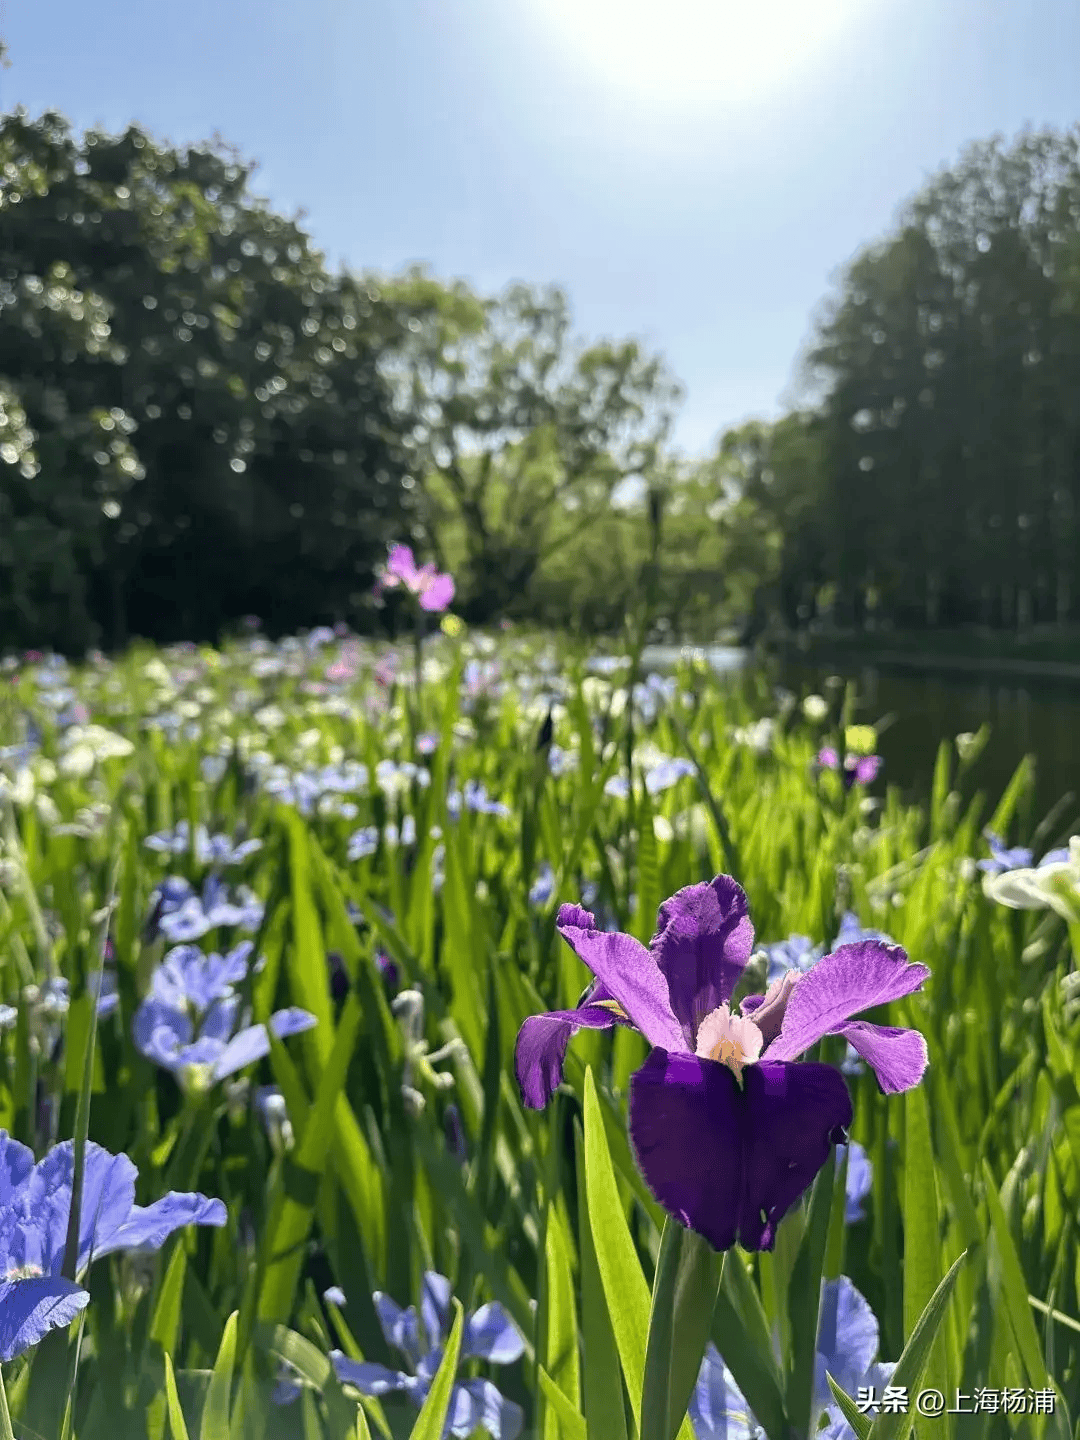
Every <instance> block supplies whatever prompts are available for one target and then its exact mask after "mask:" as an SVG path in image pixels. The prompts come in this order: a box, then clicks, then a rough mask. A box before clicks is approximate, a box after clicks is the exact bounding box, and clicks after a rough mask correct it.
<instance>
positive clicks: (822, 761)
mask: <svg viewBox="0 0 1080 1440" xmlns="http://www.w3.org/2000/svg"><path fill="white" fill-rule="evenodd" d="M817 763H818V764H819V765H820V766H821V767H822V769H824V770H839V771H840V778H841V779H842V780H843V782H844V789H845V790H850V789H851V787H852V785H870V784H872V783H873V782H874V781H875V780H876V779H877V777H878V775H879V774H880V772H881V767H882V765H884V763H885V762H884V760H882V758H881V756H880V755H845V756H844V760H843V764H841V762H840V757H839V755H837V753H836V751H835V750H834V749H833V747H832V746H831V745H825V746H824V747H823V748H822V749H820V750H819V751H818V755H817Z"/></svg>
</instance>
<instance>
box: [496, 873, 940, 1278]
mask: <svg viewBox="0 0 1080 1440" xmlns="http://www.w3.org/2000/svg"><path fill="white" fill-rule="evenodd" d="M557 923H558V930H559V933H560V934H561V935H562V937H563V939H564V940H566V942H567V943H568V944H569V945H570V946H571V948H572V949H573V950H574V951H575V952H576V954H577V955H578V957H579V958H580V959H581V960H583V961H584V963H585V964H586V965H587V966H588V967H589V968H590V969H591V970H592V972H593V974H594V975H595V976H596V979H597V981H598V986H597V987H594V988H593V990H592V991H590V992H587V993H586V995H585V996H584V997H583V999H582V1001H581V1003H580V1004H579V1006H578V1008H577V1009H576V1010H564V1011H556V1012H554V1013H553V1014H548V1015H534V1016H530V1017H529V1019H527V1020H526V1021H525V1022H524V1024H523V1025H522V1027H521V1030H520V1032H519V1034H518V1041H517V1052H516V1058H515V1068H516V1072H517V1078H518V1083H519V1085H520V1087H521V1093H522V1098H523V1100H524V1102H525V1104H526V1105H527V1106H529V1107H531V1108H533V1109H540V1108H541V1107H542V1106H543V1105H544V1104H545V1103H546V1102H547V1100H548V1099H549V1098H550V1097H551V1095H552V1094H553V1093H554V1091H555V1089H556V1087H557V1086H558V1084H559V1083H560V1081H561V1079H562V1064H563V1059H564V1057H565V1054H566V1046H567V1043H568V1042H569V1039H570V1036H571V1035H572V1034H573V1033H574V1031H575V1030H578V1029H580V1028H581V1027H582V1026H586V1027H588V1028H590V1029H607V1028H609V1027H610V1026H611V1025H614V1024H616V1023H618V1022H621V1023H623V1024H630V1025H633V1026H635V1027H636V1028H637V1029H638V1030H640V1031H641V1033H642V1034H643V1035H644V1036H645V1038H646V1040H648V1042H649V1044H650V1045H651V1046H652V1047H653V1048H652V1050H651V1051H650V1053H649V1055H648V1057H647V1058H646V1060H645V1062H644V1064H643V1065H642V1066H641V1068H640V1069H639V1070H638V1071H637V1072H636V1073H635V1074H634V1075H633V1076H632V1078H631V1081H630V1107H629V1108H630V1139H631V1142H632V1145H633V1148H634V1152H635V1155H636V1158H637V1162H638V1166H639V1167H640V1169H641V1172H642V1174H643V1175H644V1177H645V1180H646V1183H647V1184H648V1186H649V1189H650V1190H651V1191H652V1194H653V1195H654V1196H655V1198H656V1199H657V1201H658V1202H659V1203H660V1204H661V1205H662V1206H663V1207H664V1209H665V1210H667V1211H668V1213H669V1214H671V1215H674V1216H675V1218H676V1219H677V1220H679V1221H680V1222H681V1223H682V1224H683V1225H685V1226H687V1227H688V1228H689V1229H691V1230H695V1231H697V1233H698V1234H700V1235H702V1236H704V1238H705V1239H706V1240H708V1241H709V1243H710V1244H711V1245H712V1246H713V1248H714V1249H716V1250H727V1249H729V1248H730V1247H731V1246H732V1245H734V1244H735V1242H736V1240H737V1241H738V1242H739V1244H740V1245H742V1247H743V1248H744V1249H746V1250H769V1249H771V1248H772V1245H773V1242H774V1240H775V1236H776V1226H777V1224H778V1223H779V1221H780V1219H781V1218H782V1217H783V1215H784V1214H786V1212H787V1211H788V1210H789V1209H790V1208H791V1206H792V1205H793V1204H794V1203H795V1202H796V1200H798V1199H799V1197H800V1196H801V1195H802V1194H803V1192H804V1191H805V1190H806V1189H807V1188H808V1186H809V1185H810V1184H811V1182H812V1181H813V1179H814V1176H815V1175H816V1174H817V1172H818V1171H819V1170H820V1169H821V1167H822V1166H823V1165H824V1164H825V1162H826V1160H827V1159H828V1157H829V1151H830V1147H831V1146H832V1145H833V1144H834V1143H839V1142H842V1141H843V1140H844V1139H845V1138H846V1136H845V1129H846V1127H847V1126H848V1125H849V1124H850V1123H851V1118H852V1108H851V1097H850V1095H849V1094H848V1089H847V1085H846V1084H845V1082H844V1078H843V1076H842V1074H841V1073H840V1071H839V1070H838V1069H837V1068H836V1067H834V1066H832V1065H826V1064H819V1063H817V1062H801V1063H796V1062H797V1061H798V1057H799V1056H800V1055H802V1054H803V1053H804V1052H805V1051H807V1050H809V1049H810V1048H811V1046H813V1045H816V1044H817V1042H818V1041H819V1040H821V1039H822V1038H823V1037H824V1036H826V1035H842V1036H843V1037H844V1038H845V1039H846V1040H848V1041H849V1042H850V1044H851V1045H852V1046H854V1048H855V1049H856V1050H857V1051H858V1053H859V1054H860V1055H861V1056H862V1057H863V1059H864V1060H865V1061H866V1062H867V1063H868V1064H869V1065H870V1067H871V1068H872V1069H873V1071H874V1073H875V1075H876V1076H877V1080H878V1085H879V1087H880V1088H881V1090H882V1092H883V1093H885V1094H893V1093H896V1092H899V1091H902V1090H908V1089H910V1088H911V1087H912V1086H914V1085H917V1084H918V1082H919V1080H920V1079H921V1078H922V1075H923V1072H924V1070H925V1069H926V1064H927V1051H926V1042H925V1040H924V1039H923V1037H922V1036H921V1035H920V1034H919V1033H918V1031H915V1030H906V1029H897V1028H894V1027H892V1026H883V1025H874V1024H870V1023H869V1022H867V1021H864V1020H858V1019H856V1018H855V1017H856V1016H858V1015H860V1014H861V1013H862V1012H863V1011H864V1010H868V1009H870V1008H871V1007H874V1006H878V1005H884V1004H887V1003H888V1002H889V1001H891V1000H898V999H900V998H901V997H902V996H904V995H910V994H911V993H912V991H915V990H918V989H919V988H920V987H921V986H922V984H923V982H924V981H925V980H926V979H927V977H928V976H929V974H930V972H929V970H928V969H927V968H926V966H925V965H913V964H910V963H909V962H908V957H907V955H906V953H905V952H904V951H903V950H902V949H901V948H900V947H899V946H892V947H890V946H886V945H883V944H882V943H881V942H880V941H866V942H863V943H860V944H856V945H845V946H842V947H841V948H840V949H839V950H836V951H835V952H834V953H833V954H831V955H826V956H825V957H824V958H823V959H821V960H819V961H818V962H817V964H816V965H814V966H813V967H812V968H811V969H810V970H808V971H807V972H806V973H805V974H799V973H797V972H796V971H794V970H791V971H788V972H787V973H786V974H785V975H784V976H782V978H781V979H780V980H778V981H777V982H776V983H775V984H773V985H771V986H770V987H769V990H768V992H767V993H766V994H765V995H764V996H762V995H753V996H748V997H747V998H746V999H745V1000H743V1002H742V1005H741V1007H740V1010H739V1013H738V1014H733V1013H732V1011H731V1009H730V1004H729V1002H730V999H731V996H732V993H733V991H734V990H735V987H736V985H737V984H738V982H739V979H740V978H741V976H742V972H743V970H744V968H745V966H746V963H747V960H748V959H749V957H750V953H751V950H752V948H753V942H754V929H753V926H752V925H751V923H750V917H749V914H748V912H747V901H746V895H745V893H744V892H743V890H742V887H741V886H740V885H738V884H736V882H735V881H734V880H733V879H731V877H730V876H727V875H718V876H717V877H716V879H715V880H712V881H711V882H708V883H704V884H700V885H690V886H687V887H686V888H685V889H683V890H680V891H679V892H678V893H677V894H676V895H674V896H672V898H671V899H670V900H666V901H665V902H664V904H663V905H661V907H660V910H659V914H658V917H657V930H656V934H655V935H654V936H653V938H652V940H651V941H650V944H649V947H648V948H647V949H646V947H645V946H644V945H642V944H641V942H640V941H638V940H636V939H635V938H634V937H633V936H631V935H623V934H619V933H615V934H611V933H609V932H606V931H603V930H598V929H597V927H596V921H595V918H594V917H593V915H591V914H590V913H589V912H588V911H587V910H583V909H582V908H581V907H580V906H579V905H563V906H562V907H561V909H560V910H559V917H558V922H557Z"/></svg>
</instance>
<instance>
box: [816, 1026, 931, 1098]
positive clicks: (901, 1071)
mask: <svg viewBox="0 0 1080 1440" xmlns="http://www.w3.org/2000/svg"><path fill="white" fill-rule="evenodd" d="M836 1034H837V1035H843V1036H844V1037H845V1039H846V1040H847V1041H848V1043H849V1044H850V1045H851V1047H852V1049H854V1050H857V1051H858V1052H859V1054H860V1055H861V1056H862V1057H863V1059H864V1060H865V1061H866V1063H867V1064H868V1065H869V1066H870V1068H871V1070H873V1072H874V1074H875V1075H876V1076H877V1082H878V1086H879V1087H880V1089H881V1091H882V1094H884V1095H898V1094H899V1093H900V1092H901V1091H902V1090H910V1089H912V1087H913V1086H915V1085H917V1084H918V1083H919V1081H920V1080H921V1079H922V1077H923V1073H924V1072H925V1070H926V1067H927V1064H928V1063H929V1058H930V1057H929V1055H928V1053H927V1049H926V1041H925V1040H924V1039H923V1037H922V1036H921V1035H920V1034H919V1032H918V1030H907V1029H904V1028H903V1027H900V1026H896V1025H871V1024H870V1022H869V1021H868V1020H849V1021H848V1023H847V1024H846V1025H838V1026H837V1027H836Z"/></svg>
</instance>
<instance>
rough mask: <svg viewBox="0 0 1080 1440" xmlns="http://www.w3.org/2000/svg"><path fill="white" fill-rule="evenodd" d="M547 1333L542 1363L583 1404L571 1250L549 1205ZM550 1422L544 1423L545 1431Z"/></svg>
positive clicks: (565, 1392) (542, 1338)
mask: <svg viewBox="0 0 1080 1440" xmlns="http://www.w3.org/2000/svg"><path fill="white" fill-rule="evenodd" d="M543 1310H544V1333H543V1334H542V1335H541V1336H540V1337H539V1338H540V1347H539V1348H540V1354H539V1360H540V1364H541V1366H542V1367H543V1369H544V1370H546V1371H547V1373H548V1374H549V1375H550V1376H551V1379H552V1380H553V1381H554V1383H555V1384H556V1385H557V1386H558V1388H559V1390H560V1392H561V1393H562V1394H563V1395H565V1396H566V1397H567V1399H568V1400H569V1401H570V1403H571V1404H572V1405H573V1406H574V1407H575V1408H577V1407H578V1406H579V1405H580V1404H581V1379H580V1372H579V1367H578V1332H577V1306H576V1304H575V1301H574V1277H573V1274H572V1273H571V1270H570V1253H569V1248H568V1246H567V1242H566V1237H565V1235H564V1234H563V1228H562V1222H561V1221H560V1220H559V1212H558V1210H557V1209H556V1208H555V1206H554V1204H550V1205H549V1206H548V1217H547V1226H546V1231H545V1236H544V1302H543ZM547 1431H548V1426H547V1424H546V1423H545V1434H547Z"/></svg>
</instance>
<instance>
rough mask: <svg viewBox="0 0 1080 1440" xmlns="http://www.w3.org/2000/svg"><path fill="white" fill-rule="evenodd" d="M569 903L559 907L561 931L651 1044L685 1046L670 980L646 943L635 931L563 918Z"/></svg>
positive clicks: (672, 1048)
mask: <svg viewBox="0 0 1080 1440" xmlns="http://www.w3.org/2000/svg"><path fill="white" fill-rule="evenodd" d="M565 908H566V907H563V909H561V910H560V911H559V923H558V931H559V934H560V935H561V936H562V937H563V939H564V940H565V941H566V942H567V944H568V945H569V946H570V947H571V949H572V950H573V951H574V952H575V953H576V954H577V956H578V957H579V959H581V960H583V961H584V962H585V964H586V965H587V966H588V967H589V969H590V970H591V971H592V972H593V974H594V975H595V976H596V978H597V979H598V980H599V981H600V982H601V983H602V984H603V985H605V986H606V987H607V991H608V993H609V994H610V995H611V996H612V997H613V998H614V999H615V1000H617V1001H618V1002H619V1004H620V1005H621V1006H622V1008H623V1009H624V1010H625V1011H626V1014H627V1016H628V1017H629V1019H630V1021H631V1023H632V1024H634V1025H636V1026H637V1028H638V1029H639V1030H640V1031H641V1033H642V1034H643V1035H644V1036H645V1038H646V1040H648V1042H649V1044H650V1045H662V1046H664V1048H665V1049H668V1050H676V1051H678V1050H685V1049H687V1044H686V1041H685V1039H684V1038H683V1032H682V1028H681V1026H680V1025H679V1022H678V1020H677V1019H676V1018H675V1016H674V1014H673V1013H672V1009H671V1001H670V999H669V996H668V985H667V981H666V980H665V979H664V976H663V975H662V974H661V972H660V970H659V968H658V966H657V964H656V961H655V960H654V959H653V957H652V955H650V954H649V952H648V950H646V949H645V946H644V945H642V944H641V942H640V941H639V940H635V939H634V937H633V936H632V935H621V934H619V933H617V932H615V933H613V932H611V931H608V930H592V929H590V930H585V929H581V928H580V927H579V926H577V925H574V924H567V923H566V921H565V920H564V918H563V915H564V911H565ZM582 913H586V914H587V913H588V912H582Z"/></svg>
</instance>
